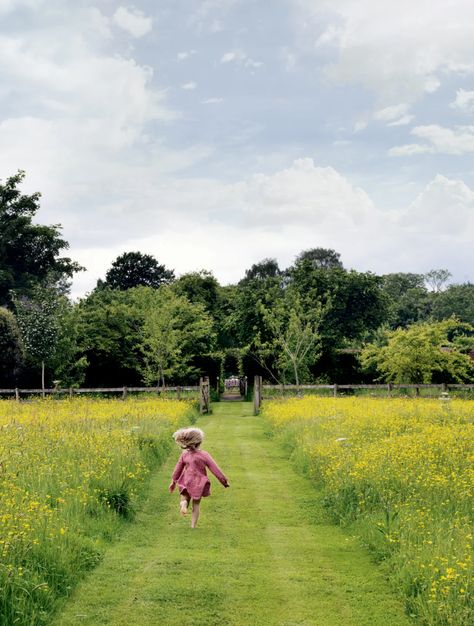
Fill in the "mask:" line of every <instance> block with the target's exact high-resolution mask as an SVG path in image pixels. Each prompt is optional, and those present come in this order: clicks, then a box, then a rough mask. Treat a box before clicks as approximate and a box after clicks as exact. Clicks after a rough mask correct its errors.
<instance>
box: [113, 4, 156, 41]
mask: <svg viewBox="0 0 474 626" xmlns="http://www.w3.org/2000/svg"><path fill="white" fill-rule="evenodd" d="M113 20H114V22H115V24H117V26H119V27H120V28H122V29H123V30H125V31H126V32H127V33H129V35H132V36H133V37H137V38H139V37H143V36H144V35H146V34H147V33H149V32H150V31H151V29H152V27H153V20H152V18H151V17H147V16H146V15H145V14H144V13H143V12H142V11H139V10H138V9H135V8H133V7H132V8H127V7H119V8H118V9H117V10H116V11H115V13H114V16H113Z"/></svg>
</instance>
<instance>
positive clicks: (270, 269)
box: [243, 258, 282, 281]
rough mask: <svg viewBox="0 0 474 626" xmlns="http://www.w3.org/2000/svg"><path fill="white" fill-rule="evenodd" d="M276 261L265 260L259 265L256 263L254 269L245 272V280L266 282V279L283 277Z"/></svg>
mask: <svg viewBox="0 0 474 626" xmlns="http://www.w3.org/2000/svg"><path fill="white" fill-rule="evenodd" d="M281 273H282V272H281V270H280V268H279V267H278V261H277V260H276V259H268V258H267V259H263V260H262V261H260V262H259V263H254V264H253V265H252V267H251V268H250V269H248V270H245V278H244V279H243V280H244V281H245V280H253V279H254V278H257V279H260V280H265V279H266V278H275V277H277V276H280V275H281Z"/></svg>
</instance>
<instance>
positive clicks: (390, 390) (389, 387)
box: [387, 383, 393, 398]
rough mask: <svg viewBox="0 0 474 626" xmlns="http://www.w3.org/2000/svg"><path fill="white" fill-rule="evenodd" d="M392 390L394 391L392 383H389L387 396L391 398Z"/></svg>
mask: <svg viewBox="0 0 474 626" xmlns="http://www.w3.org/2000/svg"><path fill="white" fill-rule="evenodd" d="M392 389H393V386H392V383H388V385H387V396H388V397H389V398H390V397H391V396H392Z"/></svg>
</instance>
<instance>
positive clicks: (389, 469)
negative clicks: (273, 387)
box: [263, 396, 474, 626]
mask: <svg viewBox="0 0 474 626" xmlns="http://www.w3.org/2000/svg"><path fill="white" fill-rule="evenodd" d="M263 414H264V416H265V417H266V418H267V419H268V420H269V421H270V423H271V424H272V426H273V428H274V430H275V431H276V432H278V433H280V434H281V436H282V437H284V438H285V440H286V441H287V442H289V443H290V444H291V446H292V447H293V448H294V455H295V456H296V457H298V455H299V456H300V457H301V459H302V460H303V463H302V464H303V465H304V467H306V468H307V469H308V472H309V473H310V475H311V477H312V478H313V479H314V480H315V481H316V482H317V483H318V484H319V485H320V486H321V487H322V488H323V490H324V498H325V503H326V504H327V506H328V508H329V509H330V511H331V512H332V514H333V515H334V516H335V517H336V519H337V520H338V521H340V522H342V523H353V524H354V525H355V526H356V528H357V532H358V534H360V536H361V537H363V539H364V540H365V541H366V543H367V545H369V546H370V547H371V548H372V549H373V550H374V551H376V553H377V556H378V557H382V558H385V559H386V560H387V561H388V563H389V564H390V569H391V571H392V572H393V578H394V579H395V580H396V581H397V582H398V584H399V586H400V587H401V588H402V589H403V592H404V593H405V596H406V599H407V605H408V608H409V610H410V612H411V613H414V614H417V615H418V616H419V617H420V618H421V619H422V621H423V623H426V624H432V625H441V624H456V625H459V626H461V625H464V624H466V625H467V624H471V623H474V603H473V596H474V565H473V558H472V551H473V536H472V532H473V517H474V402H472V401H467V400H458V399H446V398H440V399H437V400H436V399H432V400H426V399H376V398H367V397H366V398H361V397H346V398H322V397H315V396H307V397H302V398H293V399H288V400H275V401H271V402H267V403H265V404H264V410H263Z"/></svg>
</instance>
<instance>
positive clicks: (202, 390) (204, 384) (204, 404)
mask: <svg viewBox="0 0 474 626" xmlns="http://www.w3.org/2000/svg"><path fill="white" fill-rule="evenodd" d="M210 393H211V391H210V385H209V378H208V377H207V376H204V377H203V378H201V379H200V380H199V410H200V412H201V413H210V412H211V397H210Z"/></svg>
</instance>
